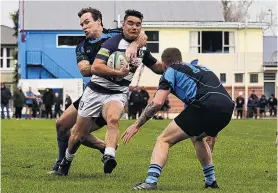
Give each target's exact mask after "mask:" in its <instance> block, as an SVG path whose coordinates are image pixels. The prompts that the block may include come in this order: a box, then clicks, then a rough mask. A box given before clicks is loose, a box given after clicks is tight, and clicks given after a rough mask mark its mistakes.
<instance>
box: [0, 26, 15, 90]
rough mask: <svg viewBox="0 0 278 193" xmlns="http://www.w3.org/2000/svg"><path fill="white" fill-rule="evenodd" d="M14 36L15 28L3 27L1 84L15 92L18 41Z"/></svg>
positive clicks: (0, 64)
mask: <svg viewBox="0 0 278 193" xmlns="http://www.w3.org/2000/svg"><path fill="white" fill-rule="evenodd" d="M13 34H14V29H13V28H10V27H7V26H4V25H1V56H0V62H1V63H0V68H1V82H4V83H5V84H6V87H8V88H9V89H10V90H11V91H12V90H13V83H14V80H13V76H14V69H15V68H14V64H15V61H14V59H13V54H14V51H15V49H16V47H17V39H16V38H15V37H14V36H13Z"/></svg>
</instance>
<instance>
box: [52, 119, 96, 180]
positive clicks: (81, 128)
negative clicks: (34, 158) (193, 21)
mask: <svg viewBox="0 0 278 193" xmlns="http://www.w3.org/2000/svg"><path fill="white" fill-rule="evenodd" d="M91 125H92V121H91V118H90V117H82V116H80V115H77V120H76V123H75V125H74V127H73V129H72V131H71V136H70V138H69V142H68V148H67V150H66V155H65V157H64V158H63V160H62V162H61V164H60V165H59V168H58V171H57V173H56V174H57V175H59V176H67V175H68V172H69V168H70V166H71V162H72V160H73V158H74V157H75V154H76V152H77V150H78V148H79V146H80V145H81V143H82V142H83V141H84V140H85V139H86V138H87V136H88V134H89V133H90V129H91Z"/></svg>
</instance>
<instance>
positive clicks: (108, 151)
mask: <svg viewBox="0 0 278 193" xmlns="http://www.w3.org/2000/svg"><path fill="white" fill-rule="evenodd" d="M104 154H108V155H111V156H113V157H115V154H116V150H115V149H114V148H113V147H106V148H105V152H104Z"/></svg>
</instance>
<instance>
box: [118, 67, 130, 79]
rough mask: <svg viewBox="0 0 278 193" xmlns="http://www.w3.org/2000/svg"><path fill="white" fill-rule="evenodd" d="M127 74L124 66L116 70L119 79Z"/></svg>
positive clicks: (127, 70)
mask: <svg viewBox="0 0 278 193" xmlns="http://www.w3.org/2000/svg"><path fill="white" fill-rule="evenodd" d="M128 73H129V69H128V68H127V67H126V66H122V67H121V68H120V70H117V74H118V76H119V77H125V76H127V75H128Z"/></svg>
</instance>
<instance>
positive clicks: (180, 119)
mask: <svg viewBox="0 0 278 193" xmlns="http://www.w3.org/2000/svg"><path fill="white" fill-rule="evenodd" d="M216 101H217V104H216V103H215V102H216ZM233 110H234V104H233V102H232V101H230V100H227V101H226V100H224V101H223V98H222V100H220V101H219V100H218V99H216V100H209V99H207V100H206V101H202V103H199V106H194V105H188V106H187V107H186V108H185V109H184V110H183V111H182V112H181V113H180V114H179V115H178V116H177V117H176V118H175V119H174V120H175V122H176V124H177V125H178V126H179V127H180V128H181V129H182V130H183V131H184V132H185V133H186V134H187V135H189V136H199V135H200V134H202V133H203V132H205V133H206V134H207V135H208V136H211V137H215V136H216V135H217V134H218V132H220V131H221V130H222V129H224V128H225V127H226V126H227V125H228V124H229V122H230V121H231V117H232V114H233Z"/></svg>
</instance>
